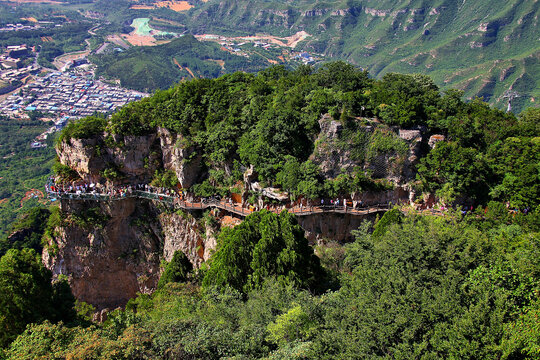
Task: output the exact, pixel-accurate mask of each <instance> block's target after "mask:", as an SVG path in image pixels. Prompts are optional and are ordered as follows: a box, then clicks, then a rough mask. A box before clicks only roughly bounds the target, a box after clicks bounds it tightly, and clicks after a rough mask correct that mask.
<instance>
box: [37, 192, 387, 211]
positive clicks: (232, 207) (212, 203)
mask: <svg viewBox="0 0 540 360" xmlns="http://www.w3.org/2000/svg"><path fill="white" fill-rule="evenodd" d="M47 195H48V196H49V198H51V199H54V200H56V199H65V200H89V201H116V200H123V199H126V198H140V199H148V200H153V201H160V202H163V203H166V204H169V205H172V206H174V207H175V208H179V209H183V210H205V209H208V208H219V209H222V210H225V211H228V212H231V213H234V214H237V215H240V216H247V215H249V214H251V213H253V212H254V211H255V208H254V207H252V206H250V207H248V208H246V207H244V206H242V205H241V204H237V203H232V204H231V203H229V202H227V201H225V200H217V199H209V200H202V201H200V202H189V201H185V200H181V199H180V198H178V197H175V196H170V195H167V194H158V193H152V192H147V191H141V190H134V191H132V192H131V193H122V194H115V195H110V194H98V193H68V192H61V193H59V192H54V191H51V190H49V189H47ZM392 206H393V205H392V204H378V205H372V206H369V207H363V208H360V209H353V208H352V207H350V206H343V205H341V206H334V205H322V206H294V207H290V208H286V210H287V211H288V212H289V213H291V214H294V215H297V216H307V215H312V214H320V213H338V214H351V215H359V216H360V215H367V214H372V213H376V212H380V211H387V210H388V209H390V208H391V207H392ZM282 210H283V208H279V209H276V208H269V209H268V211H272V212H274V213H280V212H281V211H282Z"/></svg>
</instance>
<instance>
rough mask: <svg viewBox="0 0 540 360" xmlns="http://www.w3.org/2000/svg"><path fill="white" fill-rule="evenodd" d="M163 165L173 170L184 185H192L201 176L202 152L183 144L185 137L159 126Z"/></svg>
mask: <svg viewBox="0 0 540 360" xmlns="http://www.w3.org/2000/svg"><path fill="white" fill-rule="evenodd" d="M158 135H159V140H160V144H161V152H162V154H163V155H162V161H163V166H164V168H165V169H167V170H173V171H174V172H175V173H176V176H177V177H178V181H179V182H180V184H181V185H182V187H186V188H188V187H190V186H192V185H193V184H195V182H196V181H197V180H198V179H199V177H200V176H201V173H200V169H201V163H202V152H201V151H197V150H198V149H197V148H196V147H195V146H185V145H183V144H182V140H183V138H182V137H181V136H179V135H174V134H172V133H171V132H170V131H169V130H167V129H164V128H158Z"/></svg>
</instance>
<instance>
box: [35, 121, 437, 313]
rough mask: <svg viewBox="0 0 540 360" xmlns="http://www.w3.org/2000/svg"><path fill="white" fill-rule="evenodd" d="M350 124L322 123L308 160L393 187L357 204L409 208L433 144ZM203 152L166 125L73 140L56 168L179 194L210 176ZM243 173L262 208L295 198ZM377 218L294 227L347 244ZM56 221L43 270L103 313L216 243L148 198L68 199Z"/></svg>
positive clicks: (332, 217)
mask: <svg viewBox="0 0 540 360" xmlns="http://www.w3.org/2000/svg"><path fill="white" fill-rule="evenodd" d="M353 121H354V123H353V124H350V123H349V124H342V123H341V122H338V121H336V120H334V119H333V118H332V117H331V116H329V115H326V116H323V117H322V118H321V120H320V122H319V125H320V128H321V131H320V134H319V138H318V139H317V141H316V144H317V145H316V150H315V151H314V153H313V154H312V156H311V160H312V161H313V162H314V163H316V164H317V165H319V167H320V169H321V170H322V175H323V176H324V177H326V178H327V179H334V178H335V177H336V176H338V175H339V174H340V173H341V172H343V171H345V172H351V171H353V170H355V169H361V170H362V171H364V172H365V173H366V174H370V175H371V176H372V177H374V178H385V179H388V180H389V182H393V184H394V188H393V190H387V191H381V190H378V191H375V190H373V191H363V192H358V193H355V194H352V196H351V198H349V199H348V200H349V201H352V204H353V205H357V204H359V203H360V202H361V203H362V204H363V205H372V204H373V205H374V204H388V203H390V202H391V203H398V202H406V201H408V200H409V196H410V193H409V191H408V184H409V182H410V180H411V179H413V178H414V170H413V168H414V165H415V163H416V160H417V159H418V158H419V157H420V155H421V154H420V153H421V151H422V144H427V139H425V138H424V134H423V131H422V130H421V129H417V130H408V131H403V130H399V129H392V128H389V127H387V126H383V125H381V124H379V123H377V122H376V121H373V120H369V121H368V120H367V119H353ZM351 126H352V129H353V130H354V131H351ZM351 134H356V135H354V136H352V135H351ZM377 144H379V145H377ZM381 144H382V145H381ZM201 153H202V151H201V150H200V149H198V148H197V147H196V146H194V145H191V143H190V142H189V141H187V140H186V139H183V138H182V137H181V136H180V135H176V134H174V133H172V132H170V131H168V130H167V129H164V128H157V130H156V131H155V132H153V133H150V134H147V135H144V136H122V135H111V134H107V133H101V134H98V135H96V136H93V137H92V138H88V139H73V138H70V139H65V140H64V141H63V142H62V143H61V144H60V145H59V147H58V156H59V160H60V162H61V163H62V164H63V165H66V166H68V167H70V168H71V169H73V170H75V171H76V173H77V174H78V176H79V177H80V178H81V179H82V181H84V182H87V183H88V182H98V183H102V184H105V186H107V185H113V184H114V185H125V184H131V185H136V184H146V183H149V182H150V181H151V180H152V178H153V177H154V176H155V173H156V171H157V172H160V171H163V170H169V171H171V172H172V173H173V174H174V175H176V178H177V179H178V180H179V182H180V184H181V185H182V186H183V187H186V188H187V187H190V186H191V185H193V184H195V183H197V182H199V181H200V180H201V179H204V177H205V176H206V172H207V170H206V169H205V168H204V165H203V158H202V154H201ZM250 171H251V173H250ZM244 175H245V176H244V182H245V184H244V189H245V194H244V195H246V194H251V193H253V191H257V192H259V193H260V199H259V200H260V201H262V200H261V199H262V198H263V197H264V196H266V197H268V196H270V195H269V194H273V192H272V191H274V192H277V193H278V195H279V196H278V195H275V196H274V197H273V198H274V200H276V199H277V201H280V202H281V203H282V204H286V203H287V202H288V201H289V200H288V198H287V195H286V193H281V192H279V191H278V190H279V189H272V188H264V189H262V188H261V187H260V186H259V184H258V183H257V182H256V181H255V179H256V175H255V174H253V169H252V168H251V169H248V170H247V171H246V173H245V174H244ZM256 185H257V186H258V187H257V186H256ZM265 194H266V195H265ZM281 197H284V199H282V198H281ZM243 198H246V196H244V197H243ZM259 206H261V207H262V206H264V205H263V204H262V203H261V204H260V205H259ZM230 215H231V214H227V213H224V212H220V211H213V216H214V217H215V218H216V220H217V222H215V223H218V224H219V223H220V222H221V223H222V225H224V226H234V224H236V223H238V222H239V221H241V220H240V218H237V219H236V220H234V221H231V219H229V220H227V221H222V220H223V219H224V218H225V217H230ZM373 216H374V215H373V214H370V215H366V216H353V215H350V214H313V215H309V216H300V217H299V218H298V220H299V223H300V225H301V226H302V227H303V228H304V230H305V232H306V237H307V238H308V239H309V240H310V242H311V243H321V242H324V241H325V240H326V239H332V240H335V241H339V242H347V241H351V240H352V237H351V231H352V230H354V229H356V228H358V226H359V225H360V224H361V222H362V221H363V220H364V219H365V218H372V217H373ZM60 218H61V221H60V223H59V224H57V225H56V228H55V229H54V231H53V232H52V233H53V236H51V237H49V239H48V241H49V243H48V246H46V248H45V250H44V253H43V260H44V263H45V264H46V266H47V267H48V268H49V269H51V270H52V271H53V273H54V275H55V276H60V275H66V276H67V277H68V279H69V283H70V285H71V287H72V290H73V293H74V295H75V296H76V297H77V298H78V299H80V300H82V301H86V302H88V303H90V304H92V305H94V306H96V307H97V308H98V309H100V310H101V309H105V308H108V309H113V308H116V307H119V306H123V305H124V304H125V303H126V302H127V301H128V300H129V299H130V298H132V297H134V296H135V295H136V294H137V293H151V292H152V291H153V290H155V288H156V285H157V282H158V280H159V276H160V272H161V271H162V268H161V264H162V261H163V260H165V261H169V260H170V259H171V258H172V256H173V254H174V252H175V251H177V250H180V251H182V252H183V253H185V254H186V255H187V257H188V258H189V260H190V261H191V262H192V263H193V265H194V266H195V267H199V266H200V265H201V263H202V262H203V261H205V260H207V259H208V258H209V257H210V254H211V252H212V250H213V249H214V248H215V246H216V239H215V236H214V231H215V229H214V228H212V227H209V226H207V222H206V220H205V219H204V218H205V217H203V213H202V212H201V211H190V212H187V211H181V210H176V209H173V208H171V207H167V205H164V204H163V203H161V202H154V201H151V200H144V199H139V198H124V199H120V200H110V201H100V202H98V201H90V200H77V199H72V200H66V199H63V200H61V216H60ZM225 223H227V224H225Z"/></svg>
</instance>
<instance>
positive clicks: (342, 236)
mask: <svg viewBox="0 0 540 360" xmlns="http://www.w3.org/2000/svg"><path fill="white" fill-rule="evenodd" d="M374 218H375V214H369V215H365V216H351V215H348V214H338V213H326V214H313V215H308V216H298V217H297V219H298V224H299V225H300V226H301V227H302V229H304V232H305V236H306V239H308V241H309V243H310V244H312V245H314V244H321V243H324V242H325V241H327V240H330V239H331V240H332V241H337V242H339V243H345V242H351V241H354V237H353V235H352V234H351V231H352V230H356V229H358V228H359V227H360V225H361V224H362V222H363V221H364V220H368V219H374Z"/></svg>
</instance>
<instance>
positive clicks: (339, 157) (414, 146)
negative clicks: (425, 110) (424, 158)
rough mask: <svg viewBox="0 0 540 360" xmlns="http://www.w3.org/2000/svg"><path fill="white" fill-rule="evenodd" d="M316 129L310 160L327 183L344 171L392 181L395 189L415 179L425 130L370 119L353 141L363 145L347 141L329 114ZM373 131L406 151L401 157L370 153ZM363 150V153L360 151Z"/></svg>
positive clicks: (358, 131)
mask: <svg viewBox="0 0 540 360" xmlns="http://www.w3.org/2000/svg"><path fill="white" fill-rule="evenodd" d="M360 120H361V119H357V120H356V121H360ZM319 126H320V128H321V132H320V133H319V136H318V138H317V139H316V141H315V143H316V149H315V151H314V153H313V154H312V155H311V157H310V160H311V161H313V162H314V163H315V164H317V165H319V167H320V168H321V172H322V174H323V175H324V176H325V177H326V178H327V179H334V178H336V177H337V176H338V175H339V174H340V173H341V172H343V171H345V172H347V173H350V172H352V171H353V170H354V169H355V168H360V169H363V170H364V171H365V172H369V174H370V175H371V177H373V178H376V179H377V178H379V179H382V178H386V179H388V180H391V181H392V182H393V183H394V184H395V185H402V184H404V183H406V182H409V181H411V180H413V179H414V178H415V175H416V172H415V168H416V164H417V161H418V159H419V158H420V155H421V152H422V151H423V144H424V142H425V141H424V129H413V130H402V129H399V128H388V127H384V126H382V125H381V124H379V123H378V122H377V121H376V120H373V119H372V120H370V121H369V123H368V125H360V126H357V129H356V130H355V131H356V132H357V135H356V137H357V138H359V139H363V141H359V143H355V141H353V140H352V139H351V138H347V135H346V133H345V131H344V127H343V125H342V124H341V123H340V122H338V121H335V120H334V119H333V118H332V117H331V116H330V115H328V114H327V115H323V116H322V117H321V118H320V120H319ZM376 131H378V132H379V133H381V132H384V133H385V134H386V136H388V137H391V138H392V137H393V138H395V139H394V140H395V141H401V142H402V143H404V144H405V145H406V146H407V147H408V150H407V151H406V152H405V153H403V154H402V153H397V152H395V151H384V149H378V151H374V150H373V149H370V147H371V140H370V139H371V137H372V135H373V134H374V132H376ZM356 141H358V140H356ZM362 147H363V150H361V151H360V149H361V148H362Z"/></svg>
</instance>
